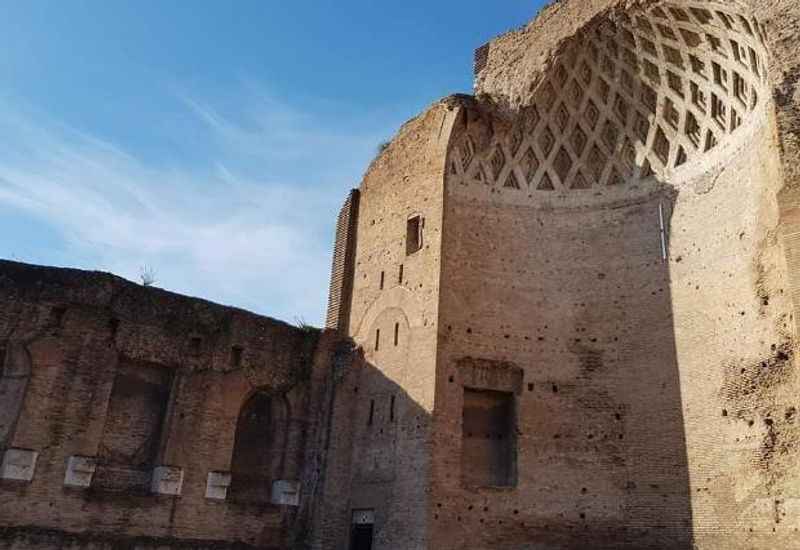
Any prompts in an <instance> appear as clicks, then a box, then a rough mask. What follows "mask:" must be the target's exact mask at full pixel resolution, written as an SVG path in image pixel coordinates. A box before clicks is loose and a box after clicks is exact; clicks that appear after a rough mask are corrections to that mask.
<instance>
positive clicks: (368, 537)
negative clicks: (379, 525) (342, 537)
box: [350, 524, 373, 550]
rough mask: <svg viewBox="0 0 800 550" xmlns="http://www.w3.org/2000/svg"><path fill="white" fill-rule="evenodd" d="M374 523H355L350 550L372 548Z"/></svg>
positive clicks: (367, 549)
mask: <svg viewBox="0 0 800 550" xmlns="http://www.w3.org/2000/svg"><path fill="white" fill-rule="evenodd" d="M372 527H373V526H372V524H367V525H357V524H354V525H353V531H352V533H351V534H350V550H372Z"/></svg>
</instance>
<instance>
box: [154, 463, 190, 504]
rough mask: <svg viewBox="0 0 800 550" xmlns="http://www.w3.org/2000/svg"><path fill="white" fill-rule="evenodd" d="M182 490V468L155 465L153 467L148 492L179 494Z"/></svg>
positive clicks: (169, 494)
mask: <svg viewBox="0 0 800 550" xmlns="http://www.w3.org/2000/svg"><path fill="white" fill-rule="evenodd" d="M182 490H183V468H176V467H173V466H157V467H156V468H154V469H153V478H152V480H151V482H150V492H151V493H153V494H155V495H165V496H172V497H174V496H179V495H180V494H181V491H182Z"/></svg>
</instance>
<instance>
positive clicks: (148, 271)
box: [139, 265, 156, 287]
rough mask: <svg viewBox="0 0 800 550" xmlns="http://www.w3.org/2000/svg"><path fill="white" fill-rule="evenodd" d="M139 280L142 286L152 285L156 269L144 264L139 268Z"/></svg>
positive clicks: (154, 282)
mask: <svg viewBox="0 0 800 550" xmlns="http://www.w3.org/2000/svg"><path fill="white" fill-rule="evenodd" d="M139 280H140V281H141V282H142V286H147V287H150V286H153V285H154V284H156V271H155V269H153V268H152V267H151V266H149V265H144V266H142V267H141V268H140V269H139Z"/></svg>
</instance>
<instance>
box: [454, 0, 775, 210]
mask: <svg viewBox="0 0 800 550" xmlns="http://www.w3.org/2000/svg"><path fill="white" fill-rule="evenodd" d="M765 44H766V40H765V30H764V28H763V27H762V25H761V24H760V23H759V21H758V19H757V18H756V17H754V16H753V15H752V14H750V13H748V12H746V11H745V10H744V9H743V8H742V7H740V6H739V4H738V3H736V2H724V3H719V2H713V1H706V2H704V1H691V2H661V3H653V4H651V5H650V7H648V8H646V9H645V8H641V9H638V10H625V11H623V10H618V11H613V12H610V13H609V14H608V15H607V16H604V17H602V18H599V19H598V20H596V21H594V22H592V23H590V25H589V26H588V27H587V28H586V29H584V30H582V31H581V32H580V33H579V34H578V35H576V36H574V37H572V38H571V39H569V40H567V41H565V43H564V44H563V45H562V47H561V53H560V54H559V55H557V56H556V57H555V59H554V61H553V63H552V65H551V66H550V68H549V70H548V71H546V72H545V73H544V74H543V75H542V78H540V79H538V80H536V81H535V82H534V83H532V84H531V85H530V86H529V88H528V89H527V90H524V91H523V92H521V93H523V94H526V95H527V96H528V97H527V98H524V97H520V98H518V101H520V102H521V103H522V104H524V105H527V106H525V107H523V108H522V109H521V111H520V113H519V116H516V117H515V118H514V119H513V120H510V121H509V120H505V119H500V118H499V117H494V116H491V115H489V116H488V117H482V116H481V114H480V113H467V115H466V116H465V118H464V120H463V124H462V126H461V132H462V133H461V136H460V137H457V138H456V141H455V145H454V146H453V147H451V150H450V155H449V158H448V166H447V171H448V182H450V184H451V185H456V186H464V187H466V188H471V189H473V190H475V192H479V193H491V194H494V195H495V196H496V197H498V198H497V200H505V201H508V202H513V203H515V204H529V205H532V206H538V205H541V204H543V203H548V204H551V203H552V201H553V200H559V199H566V200H568V201H571V202H572V203H586V204H587V205H594V204H598V203H602V202H605V201H608V200H614V199H622V200H624V199H629V198H632V197H634V196H636V195H639V194H643V193H645V194H647V193H651V192H652V191H653V190H654V189H657V188H659V187H663V183H664V182H666V183H668V184H669V185H672V186H679V185H680V184H681V183H682V182H686V181H689V180H690V179H691V178H692V177H694V176H696V175H699V174H701V173H703V172H707V171H708V170H709V167H710V166H714V165H724V163H725V159H726V158H728V159H729V158H730V157H731V156H732V155H733V154H735V152H736V150H738V149H740V148H742V147H745V146H746V145H747V141H748V137H749V136H750V135H751V134H752V132H753V131H754V129H756V128H759V127H761V126H763V125H764V124H765V123H766V121H767V118H768V117H767V108H768V106H771V105H772V102H771V96H770V94H769V88H768V82H767V69H766V67H767V62H768V55H767V51H766V46H765Z"/></svg>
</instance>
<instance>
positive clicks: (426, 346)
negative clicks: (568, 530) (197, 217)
mask: <svg viewBox="0 0 800 550" xmlns="http://www.w3.org/2000/svg"><path fill="white" fill-rule="evenodd" d="M454 117H455V108H454V106H453V105H447V104H445V103H441V104H437V105H435V106H434V107H432V108H431V109H430V110H428V111H427V112H426V113H424V114H422V115H420V116H419V117H417V118H415V119H413V120H411V121H410V122H408V123H407V124H406V125H405V126H404V127H403V128H402V129H401V130H400V131H399V133H398V135H397V136H396V137H395V139H394V140H393V141H392V143H391V144H390V145H389V146H388V147H387V148H386V150H384V151H383V152H382V153H381V154H380V155H379V157H378V158H377V159H376V160H375V161H374V162H373V163H372V165H371V166H370V168H369V170H368V171H367V174H366V176H365V178H364V181H363V183H362V185H361V187H360V189H359V192H360V200H359V212H358V225H357V243H358V244H357V246H356V248H355V262H354V272H353V291H352V296H351V297H350V301H351V313H350V324H349V327H348V335H350V336H351V337H353V339H354V340H355V342H356V344H357V345H358V346H360V347H361V349H362V350H363V355H364V361H365V365H364V368H363V369H361V370H360V374H359V375H358V376H354V377H352V378H351V379H350V380H349V382H348V383H347V384H346V385H344V386H343V387H342V390H341V392H342V395H345V394H347V393H348V392H350V394H351V401H350V402H349V403H345V401H344V399H342V401H341V407H342V410H341V411H339V410H337V411H336V412H335V416H334V419H333V420H332V423H333V424H334V425H336V424H338V418H339V416H338V415H341V416H346V415H349V423H350V424H349V426H350V428H351V430H352V433H348V434H347V437H352V442H349V441H345V440H341V441H336V442H335V445H336V446H337V448H336V449H334V448H331V450H330V453H331V456H334V454H335V453H338V454H337V455H336V456H340V457H341V458H338V459H333V458H332V459H331V464H337V465H338V466H337V468H338V469H339V470H337V471H341V470H343V469H346V468H350V470H351V472H352V473H351V474H348V475H350V477H351V479H350V481H349V485H348V484H347V483H339V484H338V485H337V487H335V488H333V487H332V488H331V491H332V492H331V493H330V495H334V494H339V495H342V499H341V500H339V499H338V498H333V499H330V500H332V501H336V504H331V506H340V508H339V509H337V511H336V514H337V515H338V516H337V517H338V518H339V519H338V521H334V524H335V526H331V527H330V529H331V531H328V530H324V531H326V532H333V530H336V531H337V532H338V533H339V535H338V536H339V537H340V538H339V539H338V540H337V545H334V546H330V548H345V547H347V544H348V537H349V531H348V530H347V529H349V526H350V523H351V520H353V518H354V517H355V516H356V515H357V514H358V513H359V511H364V510H371V511H374V514H375V517H374V529H375V534H374V537H375V538H374V541H375V547H376V548H421V547H425V546H426V545H427V540H428V536H429V533H428V531H427V516H428V509H429V506H428V487H429V482H430V469H429V460H430V446H431V440H430V438H431V432H430V430H431V413H432V410H433V405H434V388H435V382H434V374H435V365H436V339H437V325H436V319H437V317H438V312H437V306H438V295H439V271H440V266H439V258H440V249H441V233H442V212H443V208H442V201H443V192H444V190H443V187H442V181H443V178H444V158H445V155H446V150H447V143H448V136H449V134H450V131H451V129H450V128H451V126H452V123H453V121H454ZM412 225H413V227H414V228H415V231H418V232H419V236H420V239H419V240H418V242H417V245H418V247H417V248H415V249H414V250H409V248H408V243H407V235H408V231H409V227H411V226H412ZM350 445H352V448H351V447H350ZM345 464H347V465H348V466H346V467H345ZM329 479H330V480H331V481H332V482H333V481H334V480H340V479H341V476H340V475H339V474H336V475H331V476H329ZM336 491H338V492H336ZM331 520H332V517H331ZM343 529H344V530H343ZM321 531H323V530H321Z"/></svg>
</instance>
